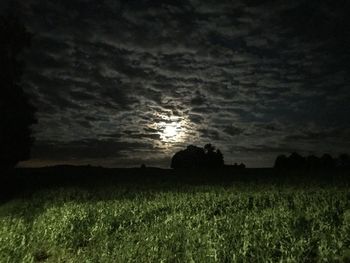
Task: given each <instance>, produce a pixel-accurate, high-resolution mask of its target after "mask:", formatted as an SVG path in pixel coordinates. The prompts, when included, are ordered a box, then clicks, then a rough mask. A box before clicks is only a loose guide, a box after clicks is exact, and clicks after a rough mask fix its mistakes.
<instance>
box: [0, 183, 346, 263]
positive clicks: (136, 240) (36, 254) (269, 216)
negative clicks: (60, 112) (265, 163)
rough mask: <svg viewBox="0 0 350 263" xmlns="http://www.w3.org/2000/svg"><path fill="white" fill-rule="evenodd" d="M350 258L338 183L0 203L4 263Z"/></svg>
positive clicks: (99, 191) (72, 194)
mask: <svg viewBox="0 0 350 263" xmlns="http://www.w3.org/2000/svg"><path fill="white" fill-rule="evenodd" d="M161 189H167V190H161ZM349 259H350V190H347V189H345V188H337V187H334V186H333V187H329V188H325V187H323V188H322V187H317V186H315V187H305V188H302V187H298V188H290V187H286V186H280V187H277V186H267V185H265V186H258V185H254V184H248V183H246V184H242V183H241V184H232V185H228V186H179V187H177V188H175V187H173V188H172V187H159V188H156V187H152V188H149V189H148V188H147V187H146V186H145V187H133V186H131V185H129V186H127V185H125V186H110V187H108V188H99V187H96V189H94V190H91V189H90V190H88V189H79V188H72V187H71V188H66V189H64V188H59V189H51V190H41V191H39V192H37V193H35V194H34V195H32V196H31V197H30V198H26V199H14V200H12V201H10V202H7V203H6V204H3V205H1V206H0V261H1V262H11V263H14V262H79V263H80V262H349Z"/></svg>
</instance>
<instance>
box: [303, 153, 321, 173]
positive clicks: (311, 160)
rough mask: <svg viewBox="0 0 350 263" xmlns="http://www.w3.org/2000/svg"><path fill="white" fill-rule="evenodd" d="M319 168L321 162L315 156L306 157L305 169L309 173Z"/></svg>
mask: <svg viewBox="0 0 350 263" xmlns="http://www.w3.org/2000/svg"><path fill="white" fill-rule="evenodd" d="M320 166H321V160H320V158H318V157H317V156H315V155H309V156H308V157H306V168H307V169H308V170H309V171H315V170H319V169H320Z"/></svg>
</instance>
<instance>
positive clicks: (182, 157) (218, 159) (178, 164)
mask: <svg viewBox="0 0 350 263" xmlns="http://www.w3.org/2000/svg"><path fill="white" fill-rule="evenodd" d="M223 166H224V157H223V155H222V153H221V151H220V150H219V149H217V150H215V147H214V146H212V145H211V144H206V145H205V146H204V148H200V147H197V146H194V145H189V146H187V148H186V149H185V150H181V151H179V152H177V153H175V155H174V156H173V158H172V159H171V168H174V169H202V168H203V169H204V168H209V169H213V168H220V167H223Z"/></svg>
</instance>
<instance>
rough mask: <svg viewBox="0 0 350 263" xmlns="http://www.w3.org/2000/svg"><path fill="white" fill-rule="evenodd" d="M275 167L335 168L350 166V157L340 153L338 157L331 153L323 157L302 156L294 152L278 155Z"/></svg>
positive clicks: (282, 168) (297, 168)
mask: <svg viewBox="0 0 350 263" xmlns="http://www.w3.org/2000/svg"><path fill="white" fill-rule="evenodd" d="M274 168H275V169H278V170H309V171H317V170H334V169H348V168H350V157H349V155H348V154H340V155H339V156H338V157H337V158H334V157H332V156H331V155H330V154H327V153H326V154H323V155H322V156H321V157H317V156H315V155H309V156H306V157H304V156H301V155H300V154H298V153H296V152H294V153H292V154H290V155H289V156H286V155H284V154H282V155H279V156H277V158H276V160H275V164H274Z"/></svg>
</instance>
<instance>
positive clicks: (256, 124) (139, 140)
mask: <svg viewBox="0 0 350 263" xmlns="http://www.w3.org/2000/svg"><path fill="white" fill-rule="evenodd" d="M348 7H349V3H347V2H346V1H310V0H304V1H277V0H276V1H263V3H262V1H255V0H250V1H243V0H241V1H199V0H181V1H158V0H156V1H155V0H152V1H150V0H149V1H146V0H143V1H140V0H137V1H136V0H128V1H121V0H120V1H116V0H104V1H93V0H74V1H72V0H62V1H53V0H45V1H44V0H26V1H21V3H20V4H19V7H18V8H19V9H20V13H21V14H22V18H23V20H24V22H25V24H26V25H27V27H28V29H29V30H30V31H31V32H33V33H34V38H33V43H32V48H31V49H30V50H28V52H27V54H26V59H27V68H26V74H25V78H24V85H25V89H26V91H27V92H28V93H29V94H30V95H31V98H32V100H33V102H34V104H35V105H36V106H37V107H38V109H39V111H38V114H37V115H38V119H39V124H38V125H37V126H36V127H35V136H36V138H37V140H36V143H35V145H34V148H33V153H32V157H33V159H32V160H31V161H30V162H29V163H28V164H27V165H46V164H56V163H72V164H87V163H91V164H98V165H104V166H133V165H137V166H138V165H140V164H141V163H146V164H147V165H159V166H163V167H168V166H169V162H170V158H171V155H172V154H173V153H175V152H176V151H178V150H179V149H180V148H183V147H185V146H186V145H188V144H195V145H199V146H203V145H204V144H206V143H208V142H211V143H212V144H214V145H216V146H217V147H218V148H220V149H221V151H222V152H223V153H224V156H225V161H226V163H232V162H241V161H242V162H245V163H246V164H247V165H248V166H250V167H254V166H270V165H272V162H273V160H274V158H275V156H276V155H277V154H281V153H289V152H292V151H298V152H301V153H314V154H321V153H324V152H329V153H331V154H334V155H337V154H339V153H341V152H346V151H347V150H348V149H349V148H350V117H349V116H350V115H349V112H350V104H349V101H350V90H349V80H350V74H349V73H350V72H349V69H350V62H349V61H350V51H349V47H350V35H349V34H350V33H349V32H350V22H349V18H348V12H347V10H349V9H347V8H348ZM172 132H173V133H174V134H171V133H172Z"/></svg>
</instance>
